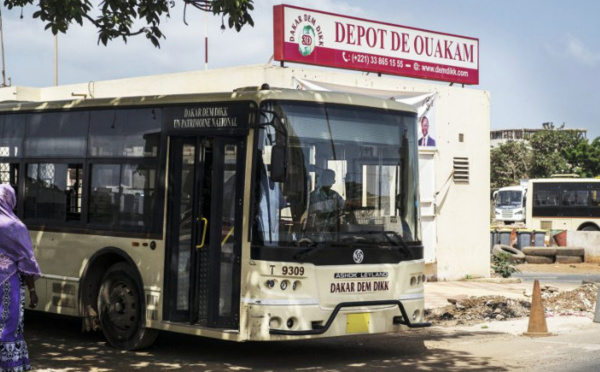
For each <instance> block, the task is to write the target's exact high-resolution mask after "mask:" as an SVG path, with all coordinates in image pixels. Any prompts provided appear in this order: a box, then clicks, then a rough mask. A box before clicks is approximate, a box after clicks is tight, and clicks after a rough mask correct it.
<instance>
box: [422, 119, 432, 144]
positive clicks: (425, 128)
mask: <svg viewBox="0 0 600 372" xmlns="http://www.w3.org/2000/svg"><path fill="white" fill-rule="evenodd" d="M421 134H422V135H423V136H422V137H421V138H419V146H435V140H434V139H433V138H432V137H431V136H430V135H429V119H427V116H423V117H422V118H421Z"/></svg>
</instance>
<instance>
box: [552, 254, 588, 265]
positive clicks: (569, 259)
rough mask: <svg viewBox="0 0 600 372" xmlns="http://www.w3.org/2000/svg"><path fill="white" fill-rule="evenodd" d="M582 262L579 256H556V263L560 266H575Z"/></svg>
mask: <svg viewBox="0 0 600 372" xmlns="http://www.w3.org/2000/svg"><path fill="white" fill-rule="evenodd" d="M582 262H583V257H581V256H560V255H558V256H556V263H561V264H576V263H582Z"/></svg>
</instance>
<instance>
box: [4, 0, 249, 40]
mask: <svg viewBox="0 0 600 372" xmlns="http://www.w3.org/2000/svg"><path fill="white" fill-rule="evenodd" d="M253 1H254V0H183V2H184V14H185V10H186V9H187V6H188V5H190V6H193V7H194V8H197V9H200V10H203V11H205V12H212V13H213V14H215V15H216V14H220V15H221V16H222V17H223V18H225V17H226V16H227V17H228V25H229V28H234V27H235V29H236V30H237V31H238V32H239V31H240V30H241V29H242V27H243V26H244V25H246V24H249V25H250V26H254V21H253V20H252V17H251V16H250V11H252V10H254V5H253ZM34 2H35V3H36V5H37V7H38V8H39V9H38V10H37V11H36V12H34V13H33V18H39V19H40V20H41V21H43V22H45V24H46V30H47V29H51V31H52V33H53V34H54V35H56V34H58V33H59V32H62V33H67V31H68V29H69V27H70V26H71V25H72V24H74V23H77V24H79V25H83V22H84V21H88V22H90V23H91V24H92V25H94V26H95V27H96V28H97V30H98V43H100V42H101V43H102V44H104V45H106V44H107V43H108V42H109V41H111V40H113V39H117V38H122V39H123V41H125V42H127V39H128V38H129V37H132V36H136V35H146V38H148V39H149V40H150V42H152V44H153V45H154V46H155V47H160V43H159V40H160V39H164V38H165V36H164V35H163V33H162V31H161V30H160V21H161V17H163V16H165V17H167V18H168V17H169V16H170V14H169V8H172V7H174V6H175V0H102V1H100V2H99V3H98V4H97V7H96V6H94V5H93V4H92V3H91V1H90V0H4V5H5V6H6V7H7V8H8V9H13V8H19V7H20V8H24V7H25V6H27V5H33V4H34ZM96 14H98V15H96ZM136 25H142V26H139V27H138V26H136ZM221 28H223V29H224V28H225V25H222V26H221Z"/></svg>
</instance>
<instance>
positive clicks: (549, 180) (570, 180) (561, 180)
mask: <svg viewBox="0 0 600 372" xmlns="http://www.w3.org/2000/svg"><path fill="white" fill-rule="evenodd" d="M529 182H532V183H536V182H546V183H590V182H592V183H596V182H600V179H598V178H571V177H566V178H535V179H530V180H529Z"/></svg>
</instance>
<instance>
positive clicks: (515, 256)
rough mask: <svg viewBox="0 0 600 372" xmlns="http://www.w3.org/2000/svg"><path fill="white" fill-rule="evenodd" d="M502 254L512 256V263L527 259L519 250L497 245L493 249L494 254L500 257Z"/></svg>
mask: <svg viewBox="0 0 600 372" xmlns="http://www.w3.org/2000/svg"><path fill="white" fill-rule="evenodd" d="M500 253H508V254H509V255H510V259H509V261H510V262H521V261H523V260H524V259H525V254H524V253H523V252H521V251H520V250H518V249H517V248H513V247H511V246H508V245H504V244H496V245H495V246H494V247H493V248H492V254H493V255H494V256H496V257H498V256H499V255H500Z"/></svg>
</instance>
